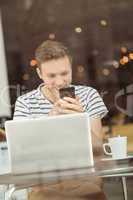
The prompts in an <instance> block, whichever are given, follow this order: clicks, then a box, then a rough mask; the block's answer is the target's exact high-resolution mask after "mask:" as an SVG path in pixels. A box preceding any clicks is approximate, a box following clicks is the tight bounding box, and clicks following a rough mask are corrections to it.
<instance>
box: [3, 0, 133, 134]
mask: <svg viewBox="0 0 133 200" xmlns="http://www.w3.org/2000/svg"><path fill="white" fill-rule="evenodd" d="M0 11H1V21H2V26H1V28H2V29H1V32H2V33H3V41H4V48H3V47H2V48H3V49H2V48H1V49H0V51H4V52H5V61H6V62H5V65H2V64H0V65H1V66H0V67H1V72H0V73H2V77H3V76H4V77H5V76H6V74H3V70H4V68H7V80H8V82H6V83H7V86H8V89H9V92H10V102H11V113H10V111H9V110H8V112H6V113H5V114H4V113H2V114H1V115H0V119H1V127H2V126H3V125H2V121H3V118H4V119H5V118H12V114H13V111H14V103H15V100H16V98H17V96H20V95H22V94H24V93H25V92H28V91H30V90H32V89H33V88H36V87H37V86H38V85H39V83H40V80H39V78H38V77H37V75H36V72H35V69H33V68H32V67H31V66H30V61H31V60H32V59H33V58H34V51H35V49H36V47H37V46H38V45H39V44H40V43H41V42H42V41H43V40H47V39H50V40H59V41H61V42H63V43H65V44H66V45H67V46H68V47H69V49H70V50H71V53H72V55H73V83H76V84H85V85H89V86H92V87H94V88H96V89H97V90H98V91H99V93H100V95H101V96H102V97H103V100H104V102H105V104H106V106H107V107H108V110H109V114H108V116H106V118H105V119H104V120H103V124H104V125H112V124H117V123H118V124H123V123H131V122H132V121H133V85H132V84H133V83H132V82H133V27H132V19H133V1H131V0H117V1H116V0H73V1H66V0H49V1H44V0H37V1H36V0H23V1H22V0H14V1H10V0H0ZM1 59H2V58H1ZM3 66H5V67H3ZM2 67H3V69H2ZM1 81H2V79H1ZM8 83H9V84H8ZM1 84H2V83H1ZM0 97H1V98H2V97H3V94H2V95H1V96H0ZM7 98H8V99H9V97H8V95H7ZM109 127H110V126H109ZM108 131H110V129H109V130H108Z"/></svg>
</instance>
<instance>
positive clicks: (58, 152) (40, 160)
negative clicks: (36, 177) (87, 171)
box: [5, 113, 94, 173]
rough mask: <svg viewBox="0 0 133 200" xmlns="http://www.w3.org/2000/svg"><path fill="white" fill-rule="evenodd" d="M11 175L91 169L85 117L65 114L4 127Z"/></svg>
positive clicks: (87, 120) (90, 145)
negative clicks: (89, 167)
mask: <svg viewBox="0 0 133 200" xmlns="http://www.w3.org/2000/svg"><path fill="white" fill-rule="evenodd" d="M5 130H6V137H7V144H8V149H9V157H10V164H11V171H12V172H13V173H29V172H42V171H43V172H44V171H51V170H63V169H71V168H82V167H88V166H93V164H94V162H93V153H92V141H91V132H90V123H89V119H88V115H87V114H85V113H80V114H68V115H60V116H53V117H43V118H37V119H23V120H22V119H21V120H16V121H13V120H10V121H7V122H6V123H5Z"/></svg>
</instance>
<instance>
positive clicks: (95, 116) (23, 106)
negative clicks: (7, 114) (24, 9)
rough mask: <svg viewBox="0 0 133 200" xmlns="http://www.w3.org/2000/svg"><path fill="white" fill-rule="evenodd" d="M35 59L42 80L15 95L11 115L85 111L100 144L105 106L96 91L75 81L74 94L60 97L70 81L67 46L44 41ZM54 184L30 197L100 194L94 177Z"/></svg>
mask: <svg viewBox="0 0 133 200" xmlns="http://www.w3.org/2000/svg"><path fill="white" fill-rule="evenodd" d="M35 59H36V71H37V73H38V75H39V77H40V79H42V81H43V84H41V85H40V86H39V87H38V88H37V89H36V90H33V91H31V92H29V93H27V94H25V95H23V96H21V97H19V98H18V99H17V101H16V106H15V113H14V119H21V118H24V117H29V118H35V117H41V116H44V115H45V116H46V117H48V116H53V115H61V114H69V113H78V112H86V113H88V116H89V117H90V122H91V129H92V135H93V146H95V147H96V148H97V147H98V146H100V145H101V144H102V134H101V129H102V125H101V118H102V117H103V116H104V115H105V114H106V113H107V109H106V107H105V105H104V103H103V101H102V99H101V97H100V96H99V94H98V92H97V91H96V90H95V89H93V88H91V87H87V86H75V85H74V87H75V94H76V98H70V97H64V98H63V99H60V94H59V89H61V88H65V87H69V86H70V85H71V82H72V58H71V55H70V53H69V51H68V49H67V48H66V47H65V46H64V45H63V44H62V43H60V42H56V41H45V42H43V43H42V44H41V45H40V46H39V47H38V48H37V50H36V52H35ZM87 182H89V183H87ZM79 184H80V185H79ZM77 185H78V187H77ZM92 185H93V186H94V185H96V188H95V189H94V187H93V189H94V191H93V189H92ZM68 186H69V187H68ZM86 187H87V188H88V189H87V190H86V189H85V188H86ZM90 187H91V188H90ZM51 188H52V186H51ZM53 188H54V191H55V192H53V191H52V190H51V189H49V188H47V189H46V190H45V189H44V190H43V191H36V193H35V192H34V195H33V196H32V195H31V197H30V199H39V197H40V199H56V198H57V199H74V198H75V199H76V200H77V199H78V198H79V199H80V198H82V199H89V198H91V199H92V196H91V197H90V195H94V193H95V192H97V193H99V196H100V195H101V193H100V187H99V186H98V183H96V184H95V181H94V183H93V184H91V182H90V181H87V180H84V181H81V182H79V181H77V180H75V181H74V180H73V181H67V182H62V183H60V184H57V185H56V186H55V187H54V186H53ZM68 188H69V189H68ZM70 188H71V189H70ZM73 189H74V190H73ZM96 190H97V191H96ZM79 191H80V192H79ZM39 192H40V194H41V195H39ZM43 193H44V195H43ZM90 193H91V194H90ZM36 195H37V197H36ZM40 199H39V200H40ZM94 199H96V197H94ZM97 199H98V197H97ZM101 199H102V200H103V199H104V197H103V196H102V197H101Z"/></svg>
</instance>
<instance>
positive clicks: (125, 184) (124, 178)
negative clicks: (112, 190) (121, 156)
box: [121, 176, 128, 200]
mask: <svg viewBox="0 0 133 200" xmlns="http://www.w3.org/2000/svg"><path fill="white" fill-rule="evenodd" d="M121 180H122V188H123V195H124V200H127V199H128V195H127V182H126V177H125V176H122V177H121Z"/></svg>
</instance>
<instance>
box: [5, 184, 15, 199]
mask: <svg viewBox="0 0 133 200" xmlns="http://www.w3.org/2000/svg"><path fill="white" fill-rule="evenodd" d="M15 190H16V188H15V186H13V187H11V188H9V189H8V190H7V192H6V195H5V200H14V198H13V197H12V195H13V193H14V192H15Z"/></svg>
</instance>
